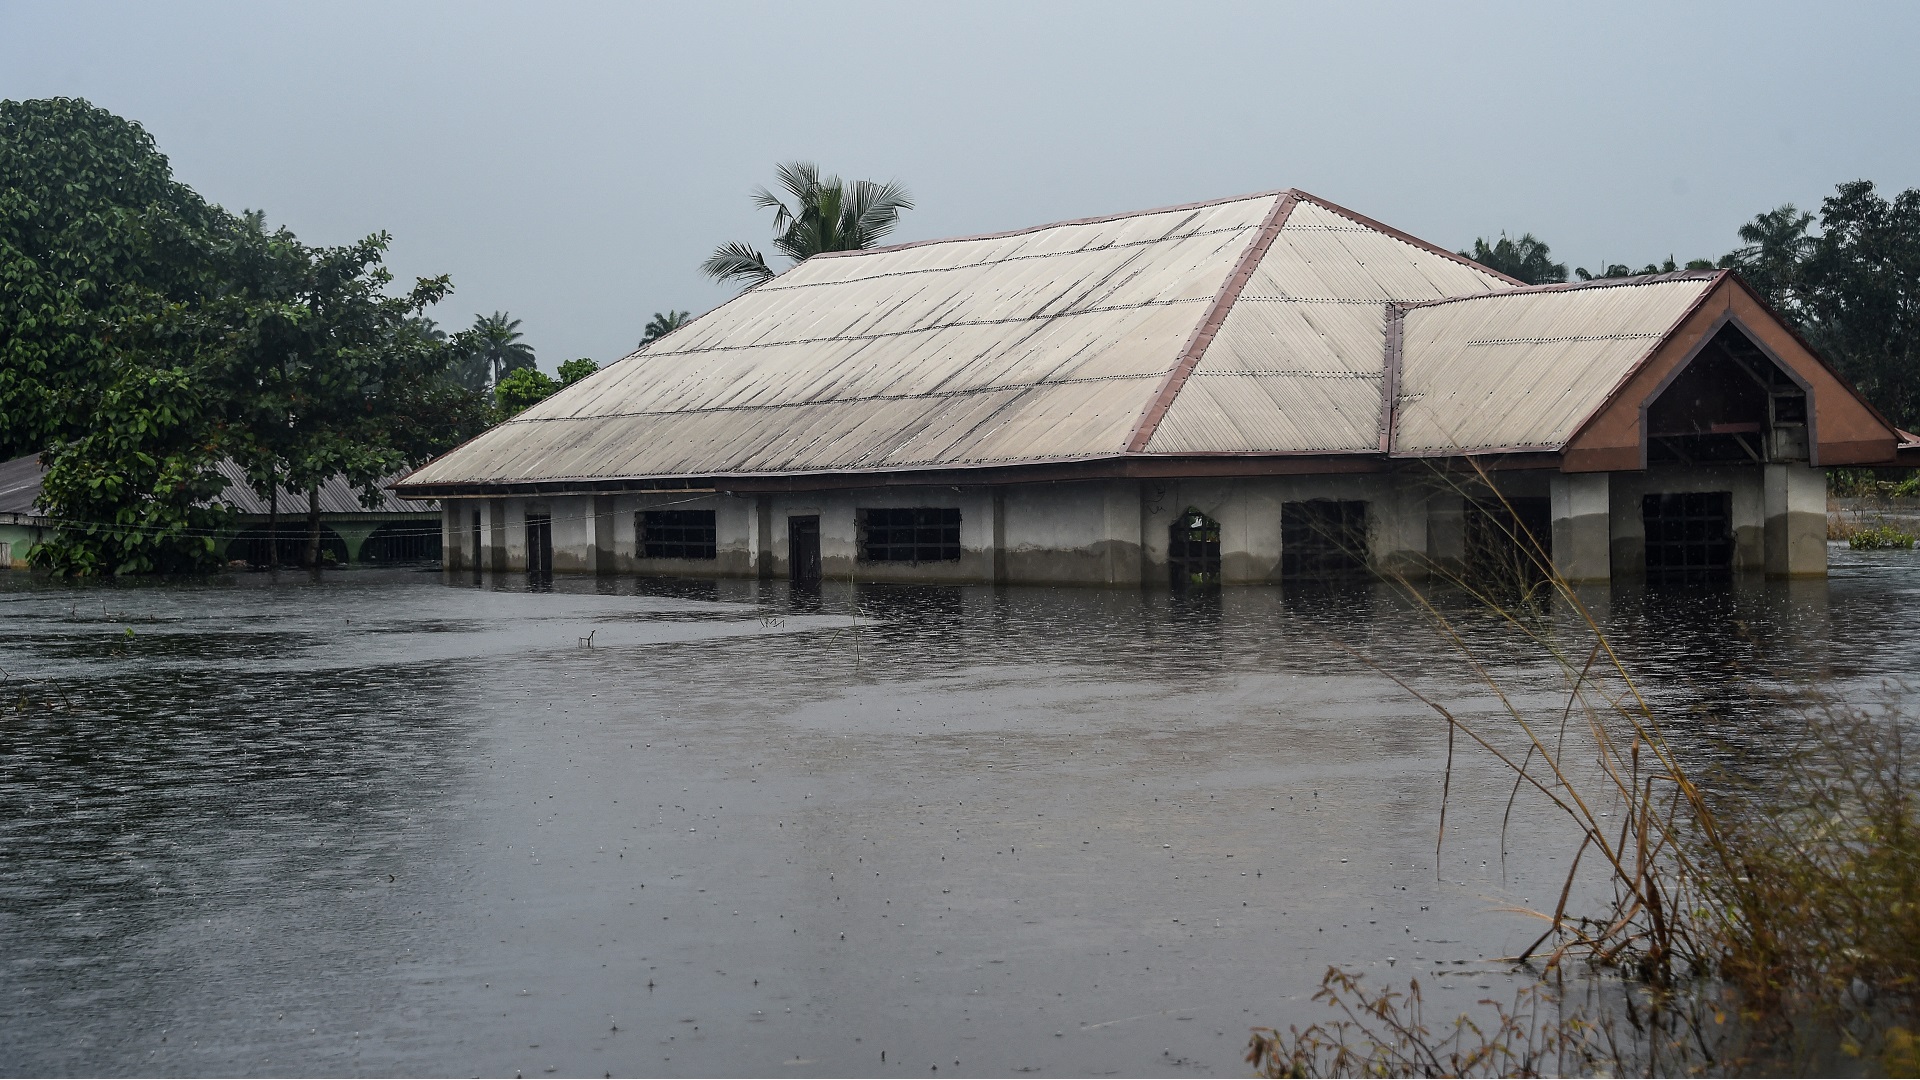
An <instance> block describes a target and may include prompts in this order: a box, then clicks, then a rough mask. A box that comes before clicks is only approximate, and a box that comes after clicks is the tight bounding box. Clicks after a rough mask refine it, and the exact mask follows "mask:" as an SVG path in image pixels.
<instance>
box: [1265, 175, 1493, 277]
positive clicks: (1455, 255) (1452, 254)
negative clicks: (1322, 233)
mask: <svg viewBox="0 0 1920 1080" xmlns="http://www.w3.org/2000/svg"><path fill="white" fill-rule="evenodd" d="M1291 194H1292V195H1293V197H1294V198H1296V199H1304V200H1305V201H1307V202H1310V203H1313V204H1314V205H1315V206H1318V207H1320V208H1321V209H1323V210H1331V211H1332V212H1334V213H1336V214H1339V215H1340V216H1341V217H1344V218H1348V219H1350V220H1352V221H1355V222H1358V223H1359V224H1361V225H1365V226H1366V227H1367V228H1369V229H1373V230H1376V231H1378V232H1383V233H1385V234H1387V235H1388V236H1391V237H1393V238H1394V239H1395V240H1398V241H1400V242H1401V243H1405V244H1412V245H1413V246H1414V247H1417V248H1419V249H1421V250H1422V251H1427V252H1431V253H1433V254H1435V255H1441V256H1445V257H1446V258H1449V259H1452V260H1453V261H1454V262H1457V263H1459V264H1461V265H1462V266H1470V267H1472V268H1473V269H1475V270H1478V271H1480V272H1481V273H1483V274H1489V275H1492V276H1493V277H1496V278H1499V279H1500V280H1501V281H1506V282H1511V283H1513V284H1514V285H1518V286H1522V287H1524V286H1525V285H1526V282H1524V281H1521V280H1520V279H1519V278H1514V277H1508V276H1507V275H1505V274H1503V273H1501V272H1500V271H1498V270H1495V269H1494V268H1492V267H1491V266H1482V265H1481V264H1479V263H1477V262H1474V261H1473V260H1472V259H1469V258H1467V257H1466V256H1465V255H1462V254H1460V253H1459V252H1457V251H1448V250H1447V249H1446V248H1443V247H1441V246H1440V245H1438V244H1435V243H1433V242H1432V241H1429V240H1422V239H1420V238H1419V237H1417V236H1415V235H1413V234H1412V233H1410V232H1406V231H1404V230H1401V229H1396V228H1394V227H1393V226H1391V225H1388V224H1387V223H1386V222H1384V221H1377V220H1375V219H1373V218H1370V217H1368V216H1367V215H1365V214H1362V213H1360V212H1358V211H1355V210H1349V209H1347V208H1346V207H1344V206H1341V205H1340V204H1339V203H1336V202H1332V201H1330V200H1327V199H1323V198H1321V197H1320V196H1318V195H1315V194H1313V193H1312V192H1307V191H1301V190H1300V189H1299V188H1294V189H1292V191H1291Z"/></svg>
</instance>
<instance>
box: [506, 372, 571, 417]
mask: <svg viewBox="0 0 1920 1080" xmlns="http://www.w3.org/2000/svg"><path fill="white" fill-rule="evenodd" d="M558 389H560V384H559V383H557V382H554V381H553V379H552V378H550V377H549V376H548V375H547V373H546V372H544V371H541V370H540V369H538V368H515V369H514V370H512V371H509V372H508V373H507V375H506V377H505V378H503V379H501V380H500V381H499V383H497V384H496V385H495V386H494V388H493V396H494V399H495V400H496V401H497V402H498V404H499V408H500V414H499V415H500V418H501V419H503V420H507V419H511V418H513V417H514V416H516V415H518V414H520V413H522V412H524V411H526V410H527V409H529V408H532V407H533V406H535V405H538V404H539V403H541V402H542V401H545V400H547V399H548V398H550V397H552V396H553V393H554V391H556V390H558Z"/></svg>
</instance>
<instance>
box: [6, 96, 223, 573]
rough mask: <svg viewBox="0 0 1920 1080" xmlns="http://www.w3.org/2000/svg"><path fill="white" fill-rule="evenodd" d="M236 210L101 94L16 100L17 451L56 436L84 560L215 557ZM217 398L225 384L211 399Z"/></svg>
mask: <svg viewBox="0 0 1920 1080" xmlns="http://www.w3.org/2000/svg"><path fill="white" fill-rule="evenodd" d="M234 228H235V223H234V222H233V219H231V218H230V217H229V216H228V215H226V214H224V213H223V212H221V211H220V210H218V209H217V208H215V207H211V206H208V205H207V204H206V203H205V202H203V201H202V200H201V199H200V197H199V196H197V195H195V194H194V193H193V191H192V190H190V189H189V188H187V187H186V186H185V185H183V184H180V183H177V182H175V181H174V180H173V179H172V174H171V170H170V168H169V166H168V164H167V159H166V158H165V157H163V156H162V155H161V154H160V153H159V151H158V150H157V149H155V147H154V144H153V139H152V137H151V136H149V135H148V134H147V133H146V131H145V130H143V129H142V128H141V127H140V126H139V125H138V124H135V123H132V122H130V121H126V120H122V119H120V118H119V117H117V116H114V115H113V114H111V113H109V112H106V111H105V110H102V109H97V108H95V107H93V106H92V105H89V104H88V103H86V102H84V101H80V100H77V99H72V98H54V99H49V100H42V101H25V102H16V101H6V102H0V417H3V418H4V421H5V422H4V423H0V455H4V456H7V457H12V456H17V455H19V454H24V453H32V452H35V451H42V450H44V451H46V452H47V457H46V459H45V460H46V462H47V464H48V466H49V472H48V475H47V478H46V488H45V494H44V497H43V505H44V506H45V508H46V510H47V512H48V513H49V514H50V515H51V516H52V517H54V518H56V519H59V520H61V521H62V522H63V523H66V524H67V525H68V528H67V529H66V531H64V532H63V533H62V537H63V539H62V541H60V542H56V543H55V544H54V545H52V546H51V547H49V548H43V549H41V550H42V552H44V553H45V557H46V558H47V560H48V561H49V562H51V563H52V564H53V565H55V566H56V567H58V568H60V569H63V570H70V571H74V572H81V573H98V572H107V573H123V572H140V571H152V570H183V569H193V568H197V567H201V566H204V565H206V564H207V563H209V562H210V561H211V560H212V558H213V550H212V549H213V541H212V537H211V535H210V532H211V529H212V528H213V527H215V526H217V525H218V524H220V522H221V520H222V518H221V516H220V513H219V512H218V511H217V510H212V509H208V508H205V507H201V506H199V505H198V504H199V503H201V502H202V501H203V500H204V499H205V498H206V496H207V495H208V494H210V493H212V492H215V491H218V490H219V488H220V486H221V485H220V482H219V480H218V477H217V475H215V474H214V473H213V472H212V470H211V468H210V466H211V462H212V460H213V459H214V458H215V457H217V452H216V448H217V447H218V445H219V443H220V442H221V440H222V438H223V434H224V429H225V427H226V424H227V422H228V420H229V417H228V416H226V415H225V414H224V412H223V410H222V409H221V402H220V401H219V400H218V399H217V397H213V396H210V395H207V394H205V393H204V392H203V389H202V388H203V387H204V386H205V385H206V384H208V383H221V382H225V381H226V380H228V379H229V378H230V377H231V366H232V356H231V349H230V340H229V338H230V335H229V333H228V328H227V327H226V325H225V324H224V323H223V321H222V320H221V318H220V312H219V307H220V302H219V293H220V282H221V277H222V264H223V260H224V249H225V247H226V246H227V245H228V244H229V243H230V242H231V239H232V235H233V232H234ZM210 398H211V399H210Z"/></svg>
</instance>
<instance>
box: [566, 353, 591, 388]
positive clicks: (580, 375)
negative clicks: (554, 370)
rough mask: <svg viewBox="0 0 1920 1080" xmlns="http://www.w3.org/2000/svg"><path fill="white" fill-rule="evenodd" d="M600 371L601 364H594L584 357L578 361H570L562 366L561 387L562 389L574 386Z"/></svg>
mask: <svg viewBox="0 0 1920 1080" xmlns="http://www.w3.org/2000/svg"><path fill="white" fill-rule="evenodd" d="M599 370H600V365H599V364H596V363H594V362H593V361H592V360H589V359H587V358H586V357H584V356H583V357H581V358H580V359H578V360H569V361H567V362H566V363H564V364H561V365H560V385H561V386H562V387H568V386H572V385H573V384H574V383H577V382H579V381H580V380H581V379H584V378H586V377H587V376H589V375H591V374H593V373H594V372H596V371H599Z"/></svg>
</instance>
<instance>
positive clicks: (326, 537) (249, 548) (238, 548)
mask: <svg viewBox="0 0 1920 1080" xmlns="http://www.w3.org/2000/svg"><path fill="white" fill-rule="evenodd" d="M306 556H307V526H306V523H305V522H298V521H294V522H282V523H281V524H280V527H279V528H277V529H274V530H273V531H272V532H271V533H269V532H268V531H267V530H266V529H264V528H253V529H247V530H245V531H244V532H242V533H240V535H238V536H236V537H234V538H233V539H232V540H231V541H229V542H228V544H227V558H228V559H245V560H247V565H248V566H299V565H300V562H301V560H303V559H305V558H306ZM346 561H347V542H346V541H345V540H342V539H341V538H340V534H339V533H336V532H334V531H333V530H332V529H331V528H329V527H327V526H326V525H325V524H322V525H321V526H320V565H322V566H342V565H345V564H346Z"/></svg>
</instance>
